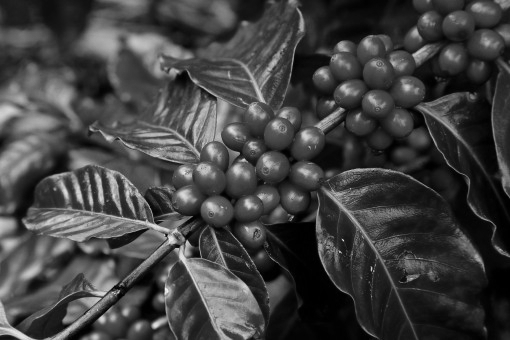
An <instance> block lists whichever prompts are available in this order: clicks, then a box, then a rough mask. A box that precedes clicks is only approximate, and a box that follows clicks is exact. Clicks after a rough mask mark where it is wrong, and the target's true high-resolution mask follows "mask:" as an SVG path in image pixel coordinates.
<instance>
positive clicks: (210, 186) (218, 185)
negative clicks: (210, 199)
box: [193, 162, 227, 196]
mask: <svg viewBox="0 0 510 340" xmlns="http://www.w3.org/2000/svg"><path fill="white" fill-rule="evenodd" d="M193 182H194V183H195V185H196V186H197V187H198V189H199V190H200V191H201V192H202V193H204V194H205V195H209V196H210V195H219V194H221V193H222V192H223V190H225V187H226V186H227V178H226V177H225V173H224V172H223V171H221V169H220V168H218V166H216V164H214V163H211V162H201V163H199V164H198V165H197V167H196V168H195V170H194V171H193Z"/></svg>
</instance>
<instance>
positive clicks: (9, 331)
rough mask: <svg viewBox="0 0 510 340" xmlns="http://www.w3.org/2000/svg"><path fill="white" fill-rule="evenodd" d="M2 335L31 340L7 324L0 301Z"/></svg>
mask: <svg viewBox="0 0 510 340" xmlns="http://www.w3.org/2000/svg"><path fill="white" fill-rule="evenodd" d="M4 335H7V336H12V337H14V338H16V339H20V340H33V339H32V338H31V337H29V336H27V335H25V334H23V333H21V332H20V331H18V330H17V329H16V328H14V327H12V326H11V325H10V324H9V321H8V320H7V316H6V315H5V309H4V305H3V304H2V301H0V336H4Z"/></svg>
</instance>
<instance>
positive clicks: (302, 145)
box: [290, 126, 326, 161]
mask: <svg viewBox="0 0 510 340" xmlns="http://www.w3.org/2000/svg"><path fill="white" fill-rule="evenodd" d="M325 145H326V136H325V135H324V132H323V131H322V130H321V129H319V128H317V127H315V126H310V127H306V128H304V129H301V130H299V132H298V133H296V136H295V137H294V142H293V143H292V145H291V147H290V154H291V155H292V157H294V159H295V160H298V161H309V160H311V159H313V158H314V157H315V156H317V155H318V154H320V153H321V151H322V150H323V149H324V146H325Z"/></svg>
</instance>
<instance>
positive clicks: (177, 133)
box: [138, 120, 200, 158]
mask: <svg viewBox="0 0 510 340" xmlns="http://www.w3.org/2000/svg"><path fill="white" fill-rule="evenodd" d="M138 122H139V123H140V125H145V126H148V127H151V128H152V127H156V128H160V129H163V130H167V131H169V132H171V133H173V134H174V135H176V136H177V137H178V139H179V140H181V141H182V142H184V144H186V146H187V147H188V148H189V149H190V150H191V151H192V152H193V153H194V154H195V155H196V156H197V158H200V152H198V150H197V148H196V147H195V146H194V145H193V144H191V142H190V141H188V139H187V138H186V137H185V136H183V135H181V134H180V133H179V132H178V131H177V130H175V129H171V128H169V127H165V126H160V125H154V124H151V123H148V122H145V121H143V120H139V121H138Z"/></svg>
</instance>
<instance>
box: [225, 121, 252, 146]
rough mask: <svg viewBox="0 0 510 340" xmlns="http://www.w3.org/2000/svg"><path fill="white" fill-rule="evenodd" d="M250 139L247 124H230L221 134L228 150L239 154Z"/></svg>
mask: <svg viewBox="0 0 510 340" xmlns="http://www.w3.org/2000/svg"><path fill="white" fill-rule="evenodd" d="M249 138H250V130H249V128H248V125H247V124H245V123H230V124H228V125H227V126H225V128H224V129H223V131H222V132H221V139H222V140H223V143H224V144H225V145H226V146H227V148H229V149H231V150H234V151H238V152H241V150H242V149H243V145H244V143H246V141H247V140H248V139H249Z"/></svg>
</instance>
